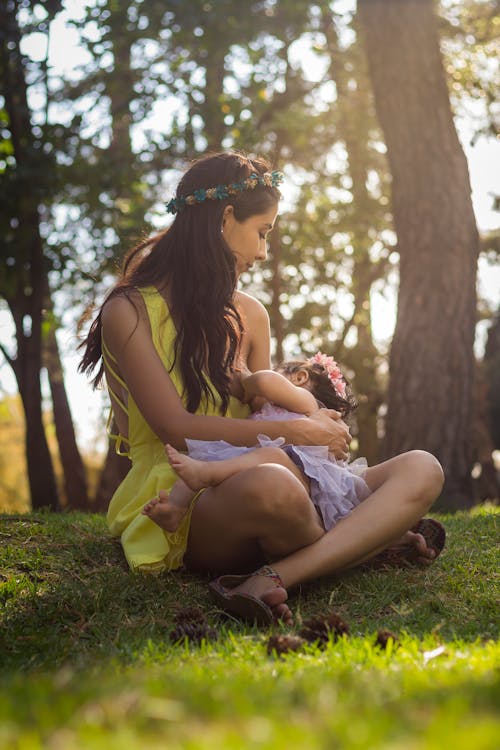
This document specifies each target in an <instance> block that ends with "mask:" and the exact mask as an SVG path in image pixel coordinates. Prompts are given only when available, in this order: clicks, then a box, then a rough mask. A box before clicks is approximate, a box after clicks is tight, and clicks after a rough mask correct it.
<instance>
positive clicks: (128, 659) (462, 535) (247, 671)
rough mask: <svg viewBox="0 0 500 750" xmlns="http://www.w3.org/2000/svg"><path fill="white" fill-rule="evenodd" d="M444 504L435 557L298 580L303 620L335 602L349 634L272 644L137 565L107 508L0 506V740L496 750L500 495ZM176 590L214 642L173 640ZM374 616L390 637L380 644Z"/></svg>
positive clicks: (201, 597)
mask: <svg viewBox="0 0 500 750" xmlns="http://www.w3.org/2000/svg"><path fill="white" fill-rule="evenodd" d="M440 518H441V520H443V522H444V523H445V525H446V528H447V531H448V543H447V548H446V550H445V552H444V553H443V554H442V556H441V557H440V558H439V560H438V561H437V562H436V564H435V565H433V566H432V567H430V568H429V569H426V570H417V569H411V570H400V571H390V572H368V571H350V572H348V573H345V574H343V575H342V576H337V577H331V578H328V579H325V580H323V581H321V582H319V583H316V584H314V585H309V586H307V587H303V588H302V589H301V590H300V591H297V592H295V593H294V594H292V596H291V604H292V608H293V610H294V612H295V614H296V617H297V619H298V620H299V621H300V619H301V618H302V619H305V618H307V617H309V616H311V615H313V614H320V613H329V612H336V613H338V614H340V615H341V616H342V617H343V618H344V619H345V620H346V621H347V622H348V623H349V626H350V635H349V637H347V638H343V639H341V640H340V641H338V642H337V643H334V642H333V640H331V641H330V643H329V644H328V645H327V647H326V648H325V649H323V650H321V649H319V648H317V647H316V646H314V645H308V646H306V647H304V648H303V649H302V650H301V651H299V652H297V653H289V654H287V655H285V656H282V657H276V656H275V655H272V656H269V655H268V654H267V651H266V642H267V639H268V637H269V631H266V630H261V631H259V630H257V629H255V628H252V627H248V626H244V625H242V624H240V623H237V622H235V621H232V620H227V619H226V618H224V617H223V616H222V615H221V613H220V612H218V611H217V610H216V609H215V608H214V606H213V604H212V603H211V601H210V600H209V598H208V595H207V588H206V580H205V579H203V578H200V577H199V576H193V575H190V574H187V573H184V572H182V573H176V574H168V575H162V576H159V577H150V576H148V577H145V576H143V575H133V574H131V573H130V572H129V571H128V569H127V567H126V565H125V562H124V559H123V556H122V552H121V549H120V546H119V543H118V542H117V541H116V540H114V539H111V538H110V537H109V535H108V533H107V530H106V526H105V522H104V519H103V518H102V517H100V516H86V515H80V514H67V515H50V514H37V515H28V516H3V517H2V516H0V613H1V624H0V748H3V747H5V748H9V750H10V749H11V748H12V749H13V750H15V749H17V748H19V750H21V749H22V750H37V749H38V748H50V750H72V748H103V749H104V748H106V750H108V748H109V749H111V750H113V749H114V748H117V749H118V748H120V750H127V748H148V750H149V749H151V748H152V749H154V748H182V749H184V748H188V749H191V748H193V749H194V748H196V749H197V748H200V749H205V748H214V749H217V750H218V749H219V748H220V749H221V750H232V749H233V748H235V749H236V748H251V749H253V748H258V749H259V750H260V749H267V748H273V750H280V748H287V750H294V749H295V748H297V749H298V748H301V749H302V748H305V749H306V750H309V748H311V750H315V749H316V748H321V749H323V748H324V749H325V750H326V749H329V748H341V749H342V748H356V749H357V748H360V749H361V748H363V749H365V748H366V749H367V750H368V749H371V748H387V749H388V750H399V748H401V750H403V749H404V750H406V749H407V748H408V750H434V749H435V750H441V748H447V747H448V746H449V747H450V748H451V747H452V748H453V750H461V749H462V748H464V750H465V748H467V750H469V749H470V748H474V750H483V749H484V750H486V749H487V750H490V748H491V750H493V748H495V750H496V748H497V747H499V746H500V720H499V718H498V708H499V706H500V684H499V682H500V681H499V666H500V658H499V657H500V645H499V642H498V624H499V620H498V547H497V546H496V542H497V539H498V535H497V532H496V522H497V519H498V509H497V508H495V507H491V506H490V507H483V508H478V509H476V510H475V511H474V512H472V513H470V514H466V513H463V514H457V515H454V516H450V517H444V516H441V517H440ZM187 605H196V606H199V607H201V608H202V609H203V611H204V612H205V613H206V615H207V618H208V620H209V623H210V625H211V626H213V627H214V628H216V629H217V632H218V637H217V639H216V640H215V641H213V642H208V643H206V642H203V643H202V644H201V645H192V644H190V643H188V642H183V643H179V644H175V643H171V641H170V638H169V634H170V632H171V629H172V626H173V618H174V616H175V614H176V612H178V611H179V609H180V608H181V607H185V606H187ZM379 628H388V629H390V630H392V631H394V632H396V633H397V634H398V635H399V638H400V642H401V644H400V646H399V648H391V647H390V648H389V649H388V650H387V651H383V650H381V649H380V648H379V647H376V646H375V645H374V640H375V633H376V631H377V630H378V629H379ZM440 646H441V647H442V648H440V649H439V650H436V649H438V647H440Z"/></svg>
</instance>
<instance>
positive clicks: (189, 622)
mask: <svg viewBox="0 0 500 750" xmlns="http://www.w3.org/2000/svg"><path fill="white" fill-rule="evenodd" d="M174 622H175V627H174V628H173V630H171V631H170V635H169V637H170V640H171V641H172V643H178V642H179V641H183V640H184V639H185V638H187V639H188V641H191V642H192V643H196V644H199V643H201V642H202V640H206V641H212V640H215V638H217V631H216V630H215V628H211V627H209V625H208V622H207V619H206V617H205V614H204V613H203V612H202V611H201V609H198V607H185V608H184V609H181V610H179V612H177V613H176V615H175V617H174Z"/></svg>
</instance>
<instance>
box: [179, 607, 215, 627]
mask: <svg viewBox="0 0 500 750" xmlns="http://www.w3.org/2000/svg"><path fill="white" fill-rule="evenodd" d="M174 622H175V623H176V625H181V624H182V623H183V622H186V623H193V622H197V623H200V625H201V624H203V625H205V624H206V622H207V618H206V617H205V613H204V612H203V611H202V610H201V609H200V608H199V607H184V608H183V609H180V610H179V611H178V612H176V614H175V615H174Z"/></svg>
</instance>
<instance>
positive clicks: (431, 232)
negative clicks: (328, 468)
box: [358, 0, 479, 509]
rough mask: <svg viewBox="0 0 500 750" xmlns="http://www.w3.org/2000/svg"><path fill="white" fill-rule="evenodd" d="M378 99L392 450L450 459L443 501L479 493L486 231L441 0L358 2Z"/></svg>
mask: <svg viewBox="0 0 500 750" xmlns="http://www.w3.org/2000/svg"><path fill="white" fill-rule="evenodd" d="M358 7H359V14H360V20H361V23H362V26H363V31H364V38H365V43H366V50H367V54H368V61H369V67H370V74H371V79H372V83H373V90H374V94H375V103H376V109H377V114H378V117H379V121H380V124H381V126H382V128H383V131H384V134H385V140H386V144H387V152H388V158H389V163H390V167H391V172H392V177H393V186H392V191H393V210H394V224H395V229H396V233H397V237H398V250H399V254H400V289H399V297H398V317H397V325H396V331H395V335H394V340H393V343H392V349H391V356H390V389H389V399H388V415H387V446H386V448H387V454H388V455H389V456H392V455H394V454H396V453H400V452H402V451H405V450H409V449H412V448H422V449H426V450H428V451H430V452H431V453H433V454H434V455H435V456H437V457H438V458H439V460H440V461H441V463H442V465H443V468H444V471H445V476H446V483H445V488H444V493H443V498H442V506H443V507H446V508H447V509H457V508H464V507H468V506H469V505H471V503H472V502H473V499H472V479H471V468H472V457H473V451H472V445H471V433H472V406H473V399H472V395H473V387H474V370H475V363H474V353H473V342H474V332H475V320H476V290H475V279H476V265H477V257H478V248H479V242H478V233H477V229H476V224H475V219H474V214H473V210H472V203H471V196H470V183H469V175H468V170H467V163H466V160H465V156H464V153H463V150H462V148H461V146H460V143H459V141H458V137H457V133H456V130H455V127H454V123H453V117H452V113H451V108H450V102H449V96H448V91H447V87H446V79H445V73H444V69H443V64H442V60H441V54H440V49H439V38H438V31H437V20H436V16H435V14H434V8H433V2H432V0H407V1H406V2H404V3H401V2H397V1H396V0H360V1H359V4H358Z"/></svg>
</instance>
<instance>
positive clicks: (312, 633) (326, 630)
mask: <svg viewBox="0 0 500 750" xmlns="http://www.w3.org/2000/svg"><path fill="white" fill-rule="evenodd" d="M330 634H332V635H333V640H334V642H335V641H337V640H338V639H339V638H340V637H341V636H343V635H348V634H349V626H348V625H347V623H346V622H344V620H343V619H342V618H341V617H340V616H339V615H336V614H334V613H332V614H330V615H327V616H326V617H311V618H310V619H309V620H305V622H304V625H303V627H302V628H301V629H300V630H299V636H301V637H302V638H305V640H306V641H309V643H314V642H316V641H318V645H320V646H326V644H327V643H328V639H329V637H330Z"/></svg>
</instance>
